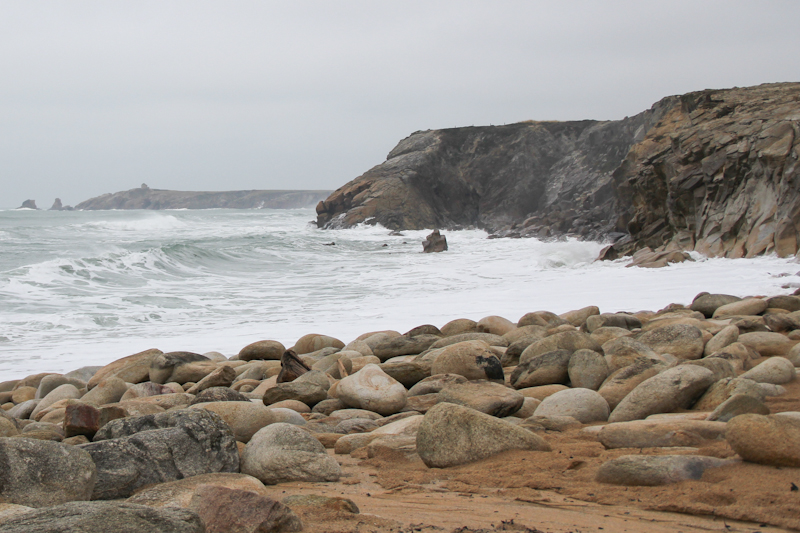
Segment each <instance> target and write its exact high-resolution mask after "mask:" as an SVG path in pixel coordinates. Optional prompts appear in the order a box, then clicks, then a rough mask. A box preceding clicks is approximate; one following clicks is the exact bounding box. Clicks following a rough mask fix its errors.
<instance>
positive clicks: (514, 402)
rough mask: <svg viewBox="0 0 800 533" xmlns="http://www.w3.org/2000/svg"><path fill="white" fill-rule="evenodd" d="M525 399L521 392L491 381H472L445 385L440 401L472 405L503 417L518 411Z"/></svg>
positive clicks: (489, 413)
mask: <svg viewBox="0 0 800 533" xmlns="http://www.w3.org/2000/svg"><path fill="white" fill-rule="evenodd" d="M524 400H525V397H524V396H522V394H520V393H519V392H517V391H515V390H514V389H511V388H509V387H506V386H505V385H500V384H499V383H495V382H491V381H470V382H468V383H463V384H453V385H449V386H447V387H445V388H444V389H442V391H441V392H440V393H439V401H441V402H449V403H454V404H457V405H463V406H465V407H470V408H472V409H475V410H476V411H480V412H481V413H486V414H487V415H491V416H496V417H498V418H503V417H505V416H510V415H512V414H514V413H516V412H517V411H518V410H519V408H520V407H522V404H523V402H524Z"/></svg>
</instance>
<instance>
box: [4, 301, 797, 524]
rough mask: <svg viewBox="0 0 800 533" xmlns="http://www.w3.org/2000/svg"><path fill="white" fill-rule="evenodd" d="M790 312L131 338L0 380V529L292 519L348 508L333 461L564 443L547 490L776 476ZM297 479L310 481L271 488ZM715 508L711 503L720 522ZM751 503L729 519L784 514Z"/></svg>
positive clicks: (789, 412) (555, 454)
mask: <svg viewBox="0 0 800 533" xmlns="http://www.w3.org/2000/svg"><path fill="white" fill-rule="evenodd" d="M771 317H781V318H782V319H783V320H773V319H772V318H771ZM792 324H800V297H799V296H794V295H781V296H775V297H771V298H770V297H762V296H752V297H748V298H739V297H736V296H731V295H724V294H708V293H701V294H699V295H698V296H697V297H696V298H695V299H694V301H693V302H691V303H688V304H670V305H669V306H667V307H666V308H664V309H662V310H659V311H641V312H637V313H619V312H617V313H609V312H606V313H603V312H601V310H600V308H598V307H586V308H583V309H577V310H574V311H569V312H567V313H563V314H561V315H557V314H554V313H552V312H548V311H534V312H531V313H527V314H525V315H524V316H523V317H521V318H520V319H519V320H518V321H517V322H516V323H514V322H512V321H510V320H508V319H506V318H503V317H498V316H491V317H485V318H483V319H481V320H479V321H474V320H471V319H465V318H460V319H455V320H453V321H451V322H449V323H447V324H444V325H442V326H441V327H437V326H434V325H430V324H424V325H421V326H419V327H416V328H414V329H412V330H410V331H408V332H406V333H404V334H403V333H400V332H398V331H391V330H386V331H375V332H368V333H365V334H363V335H361V336H359V337H358V338H356V339H352V340H350V339H346V340H349V341H350V342H349V343H347V344H346V343H345V341H344V340H340V339H337V338H335V337H333V336H330V335H322V334H313V333H312V334H308V335H305V336H303V337H302V338H300V339H298V340H297V342H296V343H295V345H294V346H291V347H289V348H287V347H285V346H284V345H283V344H281V343H279V342H278V341H274V340H269V339H265V340H256V341H255V342H253V343H251V344H249V345H248V346H245V347H243V348H242V349H241V351H240V353H239V354H236V355H233V356H231V357H226V356H224V355H222V354H219V353H217V352H208V353H206V354H197V353H192V352H168V353H163V352H161V351H160V350H157V349H151V350H147V351H144V352H140V353H137V354H133V355H127V356H125V357H122V358H120V359H117V360H115V361H113V362H111V363H109V364H107V365H106V366H103V367H85V368H81V369H77V370H75V371H73V372H69V373H67V374H57V373H46V372H45V373H40V374H36V375H31V376H27V377H25V378H23V379H19V380H13V381H6V382H2V383H0V405H2V410H0V480H2V482H0V530H1V531H27V532H37V531H54V530H56V529H54V528H58V527H61V528H67V529H68V528H73V529H74V530H90V529H92V528H100V527H101V526H100V525H98V524H114V526H113V527H114V528H115V531H131V532H133V531H136V532H142V531H144V532H149V531H153V532H155V531H176V532H183V531H186V532H195V531H197V532H201V531H209V532H210V531H226V532H248V533H249V532H257V531H259V532H260V531H301V530H303V528H304V527H307V526H308V524H306V525H305V526H304V520H306V518H304V517H310V518H308V520H310V522H308V523H310V524H317V522H314V520H317V519H318V518H319V516H321V515H320V514H319V513H320V512H321V511H319V509H321V508H324V509H327V511H325V512H331V513H340V515H341V513H344V515H347V516H350V515H353V514H357V513H358V512H359V506H358V505H356V503H354V501H352V500H350V499H347V498H338V499H337V498H332V497H330V496H328V495H323V494H318V493H319V492H325V489H324V488H323V487H325V486H327V485H337V486H341V487H350V486H352V485H354V484H359V483H361V481H359V480H358V479H357V478H354V474H353V473H352V471H351V470H352V465H353V463H352V461H354V460H361V461H364V462H363V464H364V465H367V466H369V465H375V464H380V465H381V466H380V469H379V474H376V475H377V476H378V478H379V479H383V480H384V481H383V482H385V483H387V484H389V485H392V486H395V487H396V486H401V485H402V484H403V483H406V484H408V483H409V481H407V480H408V479H412V478H414V476H417V477H416V478H414V479H419V480H422V479H428V482H430V480H431V479H434V478H436V477H437V476H439V477H441V476H451V475H452V476H456V478H452V477H451V478H449V479H451V480H452V479H462V480H463V479H468V472H470V470H469V469H473V468H478V467H479V465H482V464H485V463H486V462H487V461H489V462H490V463H491V465H492V466H491V470H492V471H493V472H496V473H497V476H500V479H499V480H492V481H484V482H485V483H506V485H504V486H507V487H510V486H515V485H514V484H513V483H517V482H516V481H515V482H513V483H512V482H511V481H508V479H506V481H503V476H504V475H507V476H511V477H513V476H514V475H521V476H523V477H524V476H527V477H529V478H530V479H531V480H536V479H538V478H537V475H540V474H541V473H543V472H547V471H548V470H547V469H548V468H549V467H548V466H546V465H550V464H561V463H559V461H562V460H566V456H567V455H569V458H570V460H571V462H568V463H566V464H565V465H564V468H562V471H561V473H559V474H558V475H561V476H564V478H563V479H561V481H559V487H558V489H559V490H566V491H569V490H577V489H570V488H569V487H570V483H569V479H570V478H569V475H567V474H568V473H571V472H573V471H574V473H575V474H576V476H583V477H582V478H581V477H575V478H574V479H575V483H576V485H575V486H576V487H577V486H578V485H580V483H583V484H586V483H592V484H594V485H595V486H601V487H602V486H605V487H620V490H623V489H622V488H623V487H625V488H626V489H624V490H627V487H637V490H652V487H658V488H659V489H660V490H665V488H666V487H670V486H673V485H679V486H680V487H682V488H681V490H682V491H683V492H686V491H690V492H691V490H693V489H692V487H695V486H697V487H700V486H702V487H706V486H708V485H713V484H714V483H715V482H719V480H720V479H729V478H733V479H734V480H736V479H737V477H736V476H739V475H741V476H745V474H737V472H740V471H742V469H745V470H746V471H747V472H748V474H746V476H750V477H742V478H741V481H742V484H744V485H747V483H748V480H749V479H751V477H752V476H756V477H758V476H762V477H763V476H770V475H773V473H774V472H776V471H780V472H782V474H781V475H789V476H792V475H795V474H796V476H797V477H796V479H797V482H798V483H800V470H796V469H797V468H798V467H800V445H798V442H799V439H800V394H796V391H795V389H796V388H797V387H796V386H795V385H796V366H800V328H793V327H787V325H789V326H791V325H792ZM792 391H795V392H792ZM793 395H794V396H793ZM795 396H797V398H795ZM587 450H588V451H587ZM592 450H594V451H592ZM581 454H583V455H581ZM506 457H507V458H508V459H507V460H506V459H504V458H506ZM578 457H584V459H578ZM590 460H592V461H594V463H593V464H594V466H592V467H591V469H592V470H591V475H589V474H586V473H585V472H589V470H586V468H585V465H586V464H587V462H588V461H590ZM370 461H373V462H372V463H370ZM374 461H378V463H375V462H374ZM381 461H382V462H381ZM504 461H505V462H504ZM409 465H412V466H413V468H412V467H411V466H409ZM365 467H366V466H365ZM348 468H350V469H351V470H348ZM409 468H411V470H409ZM487 468H488V467H487ZM509 469H516V470H514V472H516V473H515V474H511V473H510V472H511V470H509ZM412 471H413V475H412V473H409V472H412ZM392 472H397V473H398V474H397V475H400V476H404V479H406V481H404V482H400V483H401V485H396V483H398V481H397V480H395V481H392V482H391V483H390V482H388V481H385V478H386V477H387V476H391V475H392ZM404 472H405V473H404ZM450 472H452V474H450ZM502 472H506V473H505V474H502ZM581 472H583V473H581ZM409 476H411V477H409ZM426 476H428V477H426ZM431 476H433V477H431ZM465 476H467V477H465ZM587 476H588V477H587ZM793 479H794V478H793ZM715 480H717V481H715ZM419 483H422V481H419ZM451 483H455V481H451ZM508 483H511V484H510V485H509V484H508ZM519 483H522V484H521V485H520V486H521V487H524V486H533V485H530V483H534V481H529V482H528V483H529V484H528V485H524V482H519ZM693 484H695V485H693ZM698 484H699V485H698ZM462 485H463V483H462ZM462 485H457V484H456V485H453V486H454V487H461V486H462ZM298 486H302V487H312V489H313V490H315V491H316V492H317V493H313V494H312V493H309V492H305V493H302V494H298V493H294V494H290V495H289V496H286V494H285V493H286V491H287V489H290V488H295V489H296V488H297V487H298ZM382 486H385V485H382ZM415 486H416V485H415ZM419 486H422V485H419ZM792 487H796V484H795V482H794V481H793V482H792ZM470 490H473V489H470ZM475 490H478V489H475ZM595 490H597V489H595ZM601 490H602V489H601ZM607 490H608V492H609V493H612V492H613V490H615V489H611V488H609V489H607ZM709 490H711V489H709ZM786 490H787V491H789V492H791V491H795V490H797V489H796V488H791V487H789V486H787V487H786ZM515 494H516V493H515ZM587 494H588V493H587ZM592 494H594V493H592ZM367 496H369V495H367ZM583 497H585V498H589V499H590V500H591V498H592V497H594V496H592V495H585V496H583ZM729 499H730V498H729ZM723 500H724V498H723ZM523 501H527V500H523ZM591 501H596V499H594V500H591ZM720 501H722V500H720ZM726 501H727V500H726ZM362 504H363V502H362V503H361V504H359V505H362ZM725 505H730V506H731V509H729V510H727V511H726V510H725ZM725 505H723V504H719V505H717V506H716V507H714V510H713V511H710V512H711V514H716V515H718V516H726V517H728V518H736V517H737V515H736V514H735V512H734V511H733V509H734V507H735V506H733V503H730V504H725ZM309 508H314V509H317V511H314V512H313V513H310V512H309V511H308V509H309ZM759 509H761V508H759ZM765 509H766V507H765ZM771 509H772V510H771V511H769V512H767V511H766V510H763V512H761V511H752V510H750V511H748V513H750V514H749V515H748V516H751V517H755V518H752V519H754V520H758V521H761V522H766V523H771V524H776V525H780V526H781V527H793V528H795V527H798V526H800V520H798V519H797V518H796V513H795V515H794V518H792V515H791V513H789V514H786V515H783V514H781V513H780V512H778V514H777V515H776V514H775V513H776V511H775V508H774V506H773V508H771ZM309 513H310V514H309ZM315 513H316V514H315ZM759 513H760V514H759ZM770 513H772V514H770ZM323 514H324V513H323ZM701 514H702V513H701ZM340 515H337V516H340ZM344 515H342V516H344ZM314 517H317V518H314ZM739 518H741V516H739ZM117 524H118V525H117ZM318 525H319V524H317V525H314V526H310V528H309V529H307V530H310V531H314V530H316V529H315V528H316V527H317V526H318ZM106 527H111V526H110V525H107V526H106ZM81 528H83V529H81ZM59 530H60V529H59ZM65 530H66V529H65ZM376 531H383V530H382V529H376Z"/></svg>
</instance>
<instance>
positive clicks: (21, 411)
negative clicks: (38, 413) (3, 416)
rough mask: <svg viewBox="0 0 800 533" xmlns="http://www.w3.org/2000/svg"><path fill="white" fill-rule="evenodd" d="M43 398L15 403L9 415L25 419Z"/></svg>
mask: <svg viewBox="0 0 800 533" xmlns="http://www.w3.org/2000/svg"><path fill="white" fill-rule="evenodd" d="M41 401H42V400H27V401H24V402H22V403H21V404H18V405H15V406H14V407H12V408H11V409H9V411H8V415H9V416H12V417H14V418H18V419H20V420H25V419H27V418H29V417H30V416H31V413H33V410H34V409H36V406H37V405H38V404H39V402H41Z"/></svg>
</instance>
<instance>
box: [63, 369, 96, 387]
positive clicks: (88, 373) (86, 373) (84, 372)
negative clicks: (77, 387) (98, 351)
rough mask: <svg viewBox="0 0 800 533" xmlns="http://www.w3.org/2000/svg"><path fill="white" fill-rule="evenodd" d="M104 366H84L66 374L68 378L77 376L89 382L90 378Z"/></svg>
mask: <svg viewBox="0 0 800 533" xmlns="http://www.w3.org/2000/svg"><path fill="white" fill-rule="evenodd" d="M101 368H103V367H102V366H82V367H80V368H77V369H75V370H71V371H69V372H67V373H66V374H64V375H65V376H66V377H68V378H76V379H79V380H81V381H83V382H84V383H86V384H88V383H89V380H90V379H92V377H94V375H95V374H97V372H98V371H99V370H100V369H101Z"/></svg>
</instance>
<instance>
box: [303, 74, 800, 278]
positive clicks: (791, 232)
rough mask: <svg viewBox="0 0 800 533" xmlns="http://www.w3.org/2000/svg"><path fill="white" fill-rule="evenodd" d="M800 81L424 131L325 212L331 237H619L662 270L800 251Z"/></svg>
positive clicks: (618, 243)
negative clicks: (605, 115)
mask: <svg viewBox="0 0 800 533" xmlns="http://www.w3.org/2000/svg"><path fill="white" fill-rule="evenodd" d="M799 98H800V83H775V84H764V85H759V86H755V87H744V88H733V89H724V90H704V91H697V92H692V93H688V94H684V95H680V96H668V97H666V98H664V99H662V100H660V101H659V102H657V103H655V104H654V105H653V106H652V107H651V108H650V109H648V110H646V111H643V112H642V113H639V114H638V115H635V116H632V117H625V118H624V119H622V120H615V121H596V120H581V121H571V122H555V121H553V122H536V121H528V122H520V123H517V124H508V125H504V126H483V127H467V128H452V129H443V130H428V131H418V132H415V133H413V134H411V135H410V136H409V137H407V138H405V139H403V140H402V141H400V143H398V145H397V146H396V147H395V148H394V149H393V150H392V151H391V152H389V154H388V156H387V158H386V161H385V162H383V163H381V164H379V165H377V166H375V167H373V168H371V169H369V170H368V171H367V172H365V173H364V174H362V175H361V176H359V177H357V178H356V179H354V180H352V181H350V182H349V183H347V184H345V185H344V186H342V187H340V188H339V189H337V190H336V191H334V192H333V193H332V194H331V195H330V196H329V197H328V198H326V199H325V200H323V201H321V202H320V203H319V204H318V205H317V225H318V226H319V227H322V228H339V227H351V226H353V225H356V224H360V223H368V224H375V223H380V224H382V225H383V226H385V227H387V228H390V229H392V230H402V229H425V228H441V229H453V228H462V227H480V228H484V229H486V230H488V231H489V232H491V233H492V234H493V235H494V236H509V237H519V236H523V237H525V236H528V237H538V238H552V237H557V236H563V235H568V236H576V237H580V238H584V239H592V240H601V239H610V240H612V241H614V245H613V246H612V247H610V248H609V249H607V250H605V251H604V253H603V254H601V258H605V259H616V258H617V257H621V256H623V255H632V254H635V253H636V254H638V255H635V256H634V259H635V261H634V263H635V264H637V265H639V266H646V267H657V266H663V265H665V264H667V263H672V262H680V261H685V260H687V259H688V256H687V255H686V252H688V251H692V250H695V251H698V252H701V253H703V254H705V255H707V256H722V257H752V256H756V255H760V254H764V253H771V252H774V253H777V254H778V255H780V256H792V255H795V254H797V252H798V250H800V194H798V190H800V189H799V188H798V186H797V184H798V180H799V179H800V165H799V164H798V161H799V160H800V105H798V99H799Z"/></svg>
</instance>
